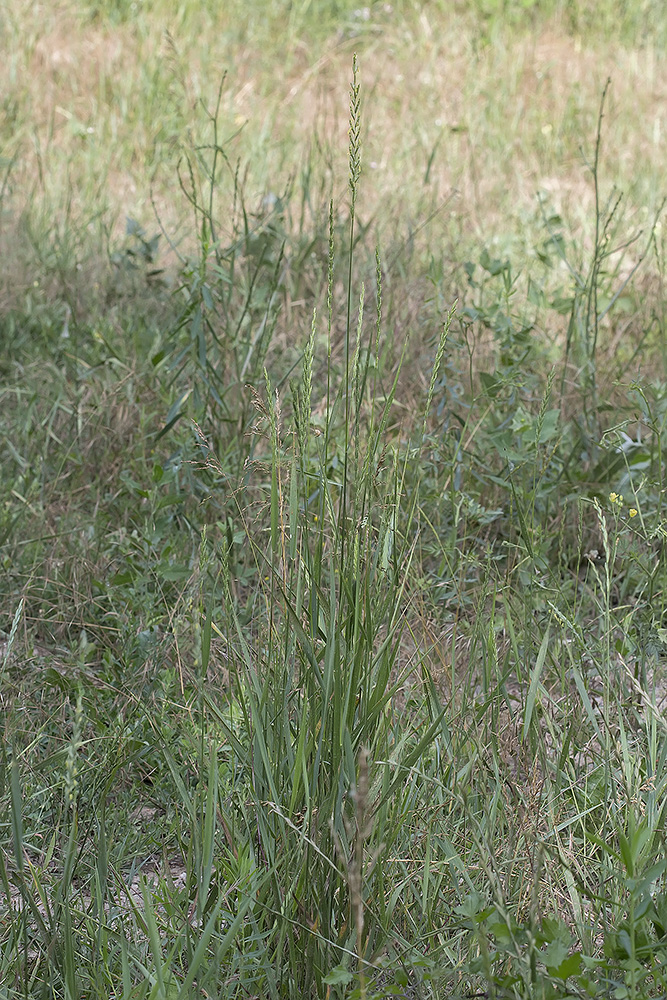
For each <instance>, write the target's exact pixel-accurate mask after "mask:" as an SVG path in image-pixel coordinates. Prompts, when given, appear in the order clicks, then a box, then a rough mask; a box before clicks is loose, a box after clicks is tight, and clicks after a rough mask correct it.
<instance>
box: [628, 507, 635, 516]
mask: <svg viewBox="0 0 667 1000" xmlns="http://www.w3.org/2000/svg"><path fill="white" fill-rule="evenodd" d="M628 514H629V515H630V517H637V508H636V507H631V508H630V510H629V511H628Z"/></svg>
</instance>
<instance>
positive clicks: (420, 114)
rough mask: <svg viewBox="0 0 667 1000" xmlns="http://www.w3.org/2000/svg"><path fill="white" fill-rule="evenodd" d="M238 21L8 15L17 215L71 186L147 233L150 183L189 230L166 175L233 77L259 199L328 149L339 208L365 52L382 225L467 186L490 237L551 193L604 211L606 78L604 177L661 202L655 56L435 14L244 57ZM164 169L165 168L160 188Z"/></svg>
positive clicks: (83, 202)
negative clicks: (350, 94)
mask: <svg viewBox="0 0 667 1000" xmlns="http://www.w3.org/2000/svg"><path fill="white" fill-rule="evenodd" d="M228 17H229V14H228V13H227V14H226V13H225V7H224V5H220V7H218V8H216V12H215V14H212V13H209V14H204V13H201V14H198V15H197V18H199V23H198V24H197V23H195V20H193V19H190V20H189V21H185V22H182V23H181V24H178V23H175V22H174V17H173V16H170V15H169V14H166V13H165V12H164V10H163V9H162V8H161V7H160V5H157V6H156V9H155V10H154V12H153V13H148V12H146V13H142V16H141V17H140V18H139V17H138V18H137V19H136V20H134V21H130V22H128V23H125V24H119V25H115V26H114V25H112V24H102V23H100V22H99V20H91V19H90V18H88V19H86V18H85V17H84V16H83V15H82V13H81V9H80V6H79V5H78V4H76V3H74V2H72V0H60V2H57V3H54V4H52V5H34V4H30V5H28V4H26V3H24V2H22V0H10V2H9V17H8V20H7V26H6V28H5V31H4V34H3V36H1V37H2V41H1V43H0V44H2V46H3V48H4V50H5V51H4V54H3V55H4V57H3V59H2V63H1V65H0V89H1V90H2V93H3V94H4V95H5V96H4V102H3V103H4V107H5V109H6V110H5V123H4V126H3V127H2V133H3V134H2V140H3V145H4V147H5V152H6V153H7V152H9V153H10V154H11V152H12V151H13V150H17V149H18V150H20V155H19V167H18V169H17V173H16V182H15V185H14V204H15V205H16V206H17V207H19V208H20V207H22V202H24V201H25V198H26V192H28V197H29V198H31V199H32V200H33V202H35V201H38V200H39V199H40V198H45V199H47V201H48V202H50V203H52V204H53V206H54V208H57V207H58V206H62V202H63V199H64V197H65V194H66V192H68V191H69V194H70V196H71V197H72V198H73V209H74V210H75V211H77V210H78V211H80V212H81V213H82V214H83V215H84V216H85V214H86V212H89V211H90V209H91V207H99V206H100V205H101V204H107V205H108V207H109V209H110V211H111V213H112V214H118V215H119V217H121V218H122V215H123V214H124V213H126V212H127V213H129V214H133V215H135V216H137V217H139V218H144V219H146V221H148V220H149V219H150V216H151V208H150V189H151V184H152V183H153V184H154V192H155V195H156V197H157V199H158V203H159V205H160V211H161V212H162V213H164V216H165V221H166V222H167V224H175V223H176V222H177V221H178V218H179V215H180V214H181V213H182V206H178V205H177V204H176V203H175V199H174V177H173V172H172V171H171V169H170V164H171V167H173V160H174V159H175V151H176V150H177V148H178V147H179V146H180V145H181V144H182V143H183V142H185V141H186V140H187V131H188V129H189V128H190V127H191V126H192V127H193V128H195V130H196V128H197V120H199V123H200V124H201V120H202V115H201V113H199V114H197V112H196V111H195V108H196V105H197V102H198V101H199V100H200V99H203V100H204V101H205V102H206V103H207V104H208V105H209V106H210V105H212V104H213V101H214V98H215V93H216V90H217V87H218V85H219V81H220V77H221V74H222V73H223V71H225V70H228V71H229V75H228V80H227V84H226V87H225V91H224V95H223V101H222V108H221V131H222V134H223V135H230V134H232V133H233V132H234V131H235V130H237V129H238V128H239V126H241V125H242V124H244V123H247V124H246V125H245V128H244V131H243V134H242V135H241V136H240V137H239V138H238V139H236V140H234V142H232V143H231V146H230V149H231V150H232V152H233V158H235V157H236V155H237V154H238V155H239V156H240V157H241V159H243V160H248V161H249V162H250V164H251V175H252V177H253V180H254V183H255V185H256V187H257V190H258V191H261V190H266V189H268V188H271V187H273V186H278V178H280V177H282V178H284V177H285V176H286V175H287V174H288V173H290V172H293V171H295V170H298V168H299V165H300V164H302V162H303V158H304V155H305V151H306V150H307V149H308V148H309V145H310V143H311V142H312V140H313V137H314V136H316V137H318V138H319V140H320V142H321V143H322V145H323V146H324V147H325V149H326V151H327V158H330V159H331V166H333V167H334V168H335V174H336V178H337V185H336V188H337V192H338V194H340V195H342V194H343V193H344V185H345V182H346V145H347V137H346V133H347V89H348V83H349V77H350V63H351V52H352V50H353V49H354V48H357V49H359V52H360V59H361V68H362V76H363V88H364V93H365V109H364V118H365V130H366V133H365V139H364V169H365V174H366V176H365V179H364V181H363V194H364V211H365V212H366V213H367V214H372V213H373V212H375V211H376V209H378V208H379V206H382V208H383V216H384V217H385V218H389V217H390V216H393V215H394V214H395V213H396V212H398V213H399V214H401V215H404V216H407V217H410V215H411V213H412V212H414V211H416V210H417V209H418V208H419V207H420V202H422V201H423V200H430V201H437V199H438V198H443V197H445V196H446V195H447V194H449V193H450V192H452V191H455V192H456V193H457V197H456V199H455V200H454V201H453V202H452V203H451V204H450V206H449V208H448V210H447V211H448V212H449V213H450V214H451V215H452V217H454V218H456V217H457V216H463V217H464V218H465V219H466V221H467V222H468V223H470V222H472V223H473V225H474V227H475V229H476V230H477V232H476V236H477V237H478V238H479V237H482V238H484V239H488V238H489V234H490V233H494V232H497V231H498V230H505V231H507V228H508V224H509V225H510V226H516V225H517V224H521V223H522V222H525V220H526V218H528V217H530V216H531V215H533V214H534V213H535V193H536V191H537V190H542V191H544V192H545V193H546V194H547V196H548V197H549V198H550V200H551V201H552V203H553V204H554V207H556V209H558V210H562V211H563V212H565V213H566V214H567V215H568V216H570V217H571V218H574V219H575V220H578V219H579V218H581V217H582V216H590V210H591V188H590V183H589V179H588V177H587V176H586V170H585V168H584V167H583V164H582V158H581V155H580V152H579V148H580V146H581V145H584V146H585V147H586V148H587V149H588V151H590V150H591V145H592V140H593V137H594V130H595V120H596V114H597V109H598V105H599V98H600V93H601V90H602V87H603V85H604V82H605V80H606V78H607V77H608V76H611V78H612V88H611V93H610V101H609V107H608V113H607V119H606V122H605V142H604V145H605V150H606V155H605V177H606V178H607V180H608V182H609V183H610V184H611V183H612V182H614V183H616V184H618V185H619V186H620V187H621V188H623V189H624V190H626V191H627V192H628V197H629V199H630V202H631V203H634V204H636V205H644V206H647V207H648V208H649V209H650V208H651V207H652V205H653V203H654V201H655V200H656V199H657V197H658V191H659V188H660V184H661V183H662V182H661V178H660V169H661V163H663V162H664V158H665V141H666V140H665V131H666V123H665V117H666V115H667V82H666V81H667V75H665V73H664V72H663V68H664V57H663V56H662V55H661V54H659V53H658V52H656V51H653V50H651V49H642V50H641V51H639V50H627V49H625V48H623V47H622V46H620V45H613V44H608V45H607V46H606V47H605V48H604V50H601V49H599V48H595V47H592V46H588V45H587V44H586V42H585V41H584V40H582V39H581V38H572V37H570V36H568V35H567V34H565V33H564V29H563V28H562V27H559V26H558V25H557V24H554V25H552V26H549V27H547V28H546V29H544V30H541V31H540V32H539V33H537V34H535V33H525V32H524V33H521V32H516V31H515V32H513V33H512V34H510V33H509V32H507V33H506V34H503V35H501V36H499V37H496V38H493V39H491V40H490V41H487V43H486V44H479V41H478V40H477V39H476V38H475V35H474V33H473V32H472V31H471V29H470V25H469V24H467V23H466V22H465V21H463V20H462V19H461V18H460V17H458V16H457V15H453V14H452V15H449V16H448V15H444V14H443V13H442V12H438V11H437V10H433V11H430V12H428V11H427V10H422V11H421V13H419V14H418V15H417V14H415V15H414V16H411V17H409V18H404V17H401V16H400V15H399V14H397V13H395V14H391V15H386V14H385V15H384V16H383V18H382V20H381V22H380V23H379V24H378V29H377V32H376V33H373V34H370V35H369V36H367V37H362V38H356V39H349V38H345V37H342V38H341V37H340V35H335V36H333V37H332V38H330V39H329V40H328V41H324V42H318V43H312V44H307V43H306V41H305V40H303V39H299V38H291V39H289V38H288V39H287V41H286V42H284V43H283V48H282V50H281V48H280V46H279V45H277V46H276V48H275V51H274V52H270V53H268V55H267V52H266V50H265V49H260V48H258V47H257V43H254V42H253V38H252V37H248V38H247V39H245V40H244V42H243V43H242V42H241V40H240V39H239V37H238V31H236V30H234V26H233V25H231V24H230V23H228V22H227V20H226V19H227V18H228ZM202 33H205V37H206V42H207V44H206V46H202V44H201V39H202ZM279 74H280V75H279ZM10 111H11V114H10ZM10 119H11V120H10ZM434 149H435V150H436V152H435V154H434V156H433V161H432V164H431V167H430V170H429V171H428V184H427V185H425V184H424V180H425V176H426V173H427V168H428V163H429V157H430V156H431V154H432V153H433V150H434ZM160 163H164V165H165V168H166V169H165V170H160V171H159V172H158V175H157V176H155V171H156V168H157V166H158V164H160ZM321 167H322V169H324V170H325V171H326V169H327V165H326V164H324V165H321ZM408 192H409V193H408Z"/></svg>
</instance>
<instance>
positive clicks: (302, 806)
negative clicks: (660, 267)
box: [0, 3, 667, 1000]
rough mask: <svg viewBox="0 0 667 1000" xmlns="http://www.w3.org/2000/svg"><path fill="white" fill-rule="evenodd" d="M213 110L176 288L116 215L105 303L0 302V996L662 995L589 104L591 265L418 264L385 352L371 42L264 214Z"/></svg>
mask: <svg viewBox="0 0 667 1000" xmlns="http://www.w3.org/2000/svg"><path fill="white" fill-rule="evenodd" d="M571 6H572V5H571ZM334 7H335V10H334ZM521 7H522V9H524V8H531V7H534V8H535V10H533V14H534V15H535V16H537V13H538V11H537V5H536V4H525V3H524V4H522V5H521ZM484 9H485V11H486V14H487V16H488V17H489V18H493V17H500V16H501V14H502V13H507V12H511V11H514V12H515V13H516V11H517V10H518V7H517V5H516V4H502V5H501V4H495V5H494V4H491V3H488V4H485V8H484ZM572 9H574V7H572ZM272 10H273V12H274V14H276V16H278V15H281V16H284V15H285V14H286V8H285V6H284V5H278V4H276V5H274V6H273V8H272ZM331 10H332V11H333V13H332V15H331V16H332V17H333V16H334V15H336V16H337V14H338V12H339V8H338V7H336V6H335V5H332V8H331ZM346 11H347V8H346ZM287 13H288V15H289V18H290V24H291V25H292V27H294V25H295V24H296V23H297V22H298V23H300V22H299V19H301V20H302V21H303V22H304V23H305V22H306V21H307V19H308V18H309V17H310V16H311V15H310V14H309V13H308V5H302V6H299V7H297V6H295V5H292V6H291V7H290V8H289V11H288V12H287ZM348 13H349V12H348ZM98 14H99V16H100V17H112V16H113V17H119V18H129V16H130V8H129V7H126V6H125V5H122V4H120V5H119V4H115V5H113V6H112V7H110V6H108V5H107V6H106V7H104V9H103V8H102V7H100V9H99V11H98ZM295 30H296V29H295ZM223 92H224V87H223V88H221V90H220V92H219V97H218V103H217V105H216V106H215V108H214V110H212V111H210V112H209V111H208V110H205V111H204V118H205V123H206V127H207V128H208V129H209V132H210V135H209V136H208V140H207V141H203V142H199V141H194V140H193V142H192V143H191V144H190V145H189V146H188V147H187V150H186V152H185V153H184V156H183V159H182V160H181V165H180V169H179V172H178V174H177V177H178V180H179V182H180V183H179V191H180V195H181V196H182V197H184V198H185V200H186V201H187V203H188V204H189V205H190V208H191V210H192V232H193V234H195V235H196V243H195V245H194V246H193V247H191V249H190V250H188V251H187V252H185V251H181V249H180V248H177V257H178V265H177V274H178V280H177V281H176V282H175V283H174V285H173V286H171V285H170V283H169V280H168V278H169V275H168V269H167V267H166V266H164V267H163V264H164V261H163V260H162V252H163V246H164V243H165V242H167V241H166V240H163V239H162V238H158V236H157V235H149V233H151V234H152V230H150V231H149V230H145V229H144V228H143V227H142V226H141V225H139V223H137V222H135V221H133V220H128V223H127V228H126V233H125V237H124V241H121V243H120V245H119V246H118V247H117V248H116V247H114V248H113V250H112V253H111V259H110V262H109V263H110V272H109V273H110V275H111V277H110V278H109V284H108V286H107V289H106V293H105V294H106V296H107V302H109V303H111V305H110V307H109V313H108V314H107V313H104V311H103V313H101V314H94V313H93V314H91V316H90V317H89V318H88V319H86V318H81V313H80V312H79V313H77V316H76V317H75V316H74V313H73V312H72V314H71V315H70V313H69V312H67V311H66V310H65V309H64V305H68V304H69V299H67V297H66V296H65V297H64V298H63V299H62V301H57V302H55V303H53V302H50V301H49V298H48V296H46V295H44V296H37V295H36V293H35V292H34V286H33V291H29V292H27V293H26V294H25V295H24V296H23V299H22V303H23V304H22V306H20V307H17V306H16V305H14V306H13V307H12V310H11V311H10V310H8V311H7V314H6V315H3V316H2V324H3V326H2V332H3V336H4V337H5V338H6V339H10V338H15V341H14V342H15V347H16V350H15V352H14V354H13V355H12V356H10V357H9V358H8V359H7V360H6V361H5V364H4V368H3V370H2V378H3V385H2V400H3V406H4V414H5V420H6V426H7V430H8V433H7V434H6V435H5V439H4V441H3V444H2V448H3V468H6V469H7V470H8V471H7V475H6V481H3V484H2V490H3V492H2V507H1V509H0V516H1V521H0V527H1V530H2V532H3V545H4V550H3V561H2V572H3V576H2V588H3V589H2V593H3V595H4V599H5V600H4V603H5V606H6V608H7V610H6V612H5V613H6V615H7V618H6V621H5V622H4V623H3V624H4V626H5V629H6V636H7V638H6V643H4V642H3V645H2V650H1V655H2V670H1V671H0V679H1V686H2V692H1V693H2V698H3V709H4V710H5V711H4V714H3V719H2V741H1V744H0V884H1V885H2V890H3V898H2V901H1V902H0V971H1V973H2V980H1V981H2V987H0V990H1V991H4V993H3V994H2V995H3V996H4V995H6V996H7V997H13V996H17V997H18V996H31V997H40V998H41V997H54V996H63V997H68V998H75V997H84V996H85V997H100V998H102V997H105V998H106V997H108V996H118V997H123V1000H130V998H144V997H146V998H151V1000H152V998H156V1000H166V998H178V1000H181V998H183V1000H185V998H186V997H195V996H198V997H200V996H211V997H220V998H223V997H225V998H228V997H236V996H238V997H242V996H258V997H270V998H272V1000H273V998H285V997H300V998H304V997H322V996H329V997H340V998H348V1000H349V998H352V997H354V998H357V997H359V998H370V997H377V998H381V997H387V996H406V995H424V996H452V997H461V998H463V997H469V996H474V995H477V996H479V995H488V996H495V997H514V998H531V1000H532V998H570V997H609V996H614V997H617V998H625V997H628V998H630V997H632V998H637V1000H639V998H643V997H649V996H660V995H662V994H663V993H664V990H665V983H664V971H663V970H664V965H665V960H666V959H667V955H666V954H665V940H666V928H667V891H666V887H665V861H664V858H663V857H662V855H663V853H664V851H663V834H662V830H663V828H664V802H665V789H666V788H667V738H666V735H667V727H666V725H665V720H664V717H663V714H662V711H661V707H660V705H661V698H662V695H663V681H662V678H661V670H662V661H663V659H664V651H665V641H666V637H667V632H666V626H665V621H664V614H665V593H666V590H665V586H666V583H667V576H666V571H665V558H664V545H663V540H664V535H665V522H664V502H663V492H664V474H663V463H664V459H663V445H664V437H665V435H664V423H665V419H666V417H667V407H666V405H665V398H666V393H665V381H664V375H660V373H658V372H654V371H653V370H651V368H650V367H649V372H650V374H646V366H645V367H644V371H643V372H641V371H635V368H634V367H633V363H634V362H636V361H637V359H638V358H640V357H641V358H643V357H644V356H645V354H646V356H647V357H648V351H649V346H648V341H647V340H646V338H645V337H644V336H643V333H642V335H641V337H640V340H639V346H638V347H637V350H636V351H635V352H634V353H633V352H628V353H629V357H628V356H626V355H623V356H616V354H615V353H614V351H613V350H610V349H608V348H609V341H610V340H611V342H612V344H613V337H614V331H613V329H611V328H610V324H611V322H612V320H614V318H615V317H616V315H617V314H618V313H617V310H619V311H620V310H621V308H622V307H623V302H622V299H623V298H624V297H628V296H630V297H631V296H632V295H633V294H634V292H633V291H632V282H631V281H630V280H628V281H626V280H625V278H623V279H621V277H620V270H619V268H620V265H616V264H612V263H611V262H610V249H609V248H610V246H612V245H613V246H616V245H617V244H616V243H613V244H612V237H614V234H615V226H616V225H617V223H618V222H619V220H620V215H619V213H618V211H617V201H616V198H615V196H614V197H612V199H611V201H610V202H609V203H608V204H607V203H606V202H605V200H604V197H603V196H602V190H603V187H604V182H603V178H602V176H601V172H600V167H601V159H600V155H599V153H600V147H601V134H602V130H601V119H602V109H601V110H600V115H599V123H598V130H597V135H596V137H595V138H594V140H593V141H594V143H595V154H594V157H593V158H592V159H591V175H592V182H593V185H594V188H595V219H594V220H593V233H594V235H593V238H592V239H591V241H590V247H591V248H592V249H589V251H588V254H587V255H586V254H584V253H583V251H579V250H578V248H577V245H576V243H575V242H574V240H573V239H572V238H571V237H569V236H567V235H566V233H567V227H566V225H565V222H564V221H563V220H562V219H561V218H560V217H559V216H557V215H556V214H555V213H553V212H551V211H549V210H547V209H546V207H545V209H544V213H543V214H544V218H543V222H544V232H543V233H542V234H541V236H540V240H539V242H538V244H537V245H536V247H535V248H534V253H532V261H533V262H532V265H531V268H530V273H528V274H526V273H525V271H523V270H522V268H521V267H519V266H517V265H515V264H514V263H513V258H512V254H511V253H510V252H509V251H508V252H507V253H505V252H501V251H499V250H495V249H489V248H491V247H494V246H495V244H494V243H493V241H492V240H489V243H488V247H487V248H486V249H482V250H481V251H480V252H479V253H478V254H477V255H476V256H475V258H474V260H465V259H463V260H460V261H458V262H457V263H458V264H459V265H460V270H461V273H462V274H463V275H465V277H464V278H463V279H462V282H461V284H462V286H463V287H462V290H461V291H460V302H458V301H456V300H454V296H453V295H451V294H450V291H451V290H450V288H449V287H448V286H447V282H446V281H445V277H444V271H443V269H442V268H440V267H439V266H438V263H437V261H436V260H435V259H434V258H433V259H432V261H431V267H430V270H429V275H428V279H429V281H430V284H431V288H432V290H433V298H432V300H431V301H430V303H429V307H430V310H431V311H430V312H428V311H426V312H425V315H426V317H427V320H428V322H429V324H430V325H429V328H428V330H427V331H426V333H424V332H423V331H422V330H421V329H420V328H419V327H418V326H417V328H415V329H414V330H411V336H410V338H406V339H405V343H403V342H401V343H400V345H399V349H398V350H395V348H396V345H395V344H394V343H393V338H394V336H395V330H396V327H395V325H394V322H395V320H396V316H397V315H398V316H400V315H401V314H400V310H399V309H398V308H397V307H396V305H395V302H396V299H395V298H392V297H391V296H390V295H388V287H389V288H390V287H391V283H392V281H395V280H398V279H396V278H395V277H394V272H393V271H392V269H391V268H390V267H388V265H387V264H386V262H385V258H384V255H383V253H382V252H381V251H380V249H379V248H373V247H369V246H368V239H369V234H370V230H369V228H368V227H364V226H363V223H362V219H361V212H362V209H363V201H364V197H363V196H364V185H365V183H366V173H365V172H364V170H363V156H362V153H363V142H364V128H363V117H362V109H363V102H362V96H363V94H362V74H361V67H360V64H359V63H358V61H357V58H356V57H355V58H354V60H353V69H352V84H351V89H350V121H349V150H348V154H349V175H348V182H349V183H348V186H347V188H346V191H347V193H348V201H347V203H346V205H347V207H345V206H344V205H337V204H336V203H335V201H334V200H333V199H331V200H329V203H328V212H327V211H326V209H325V208H323V206H319V208H318V210H317V211H315V212H314V213H312V214H311V215H309V213H308V212H307V211H306V210H305V205H306V204H307V203H308V201H309V199H310V197H311V194H312V192H311V191H310V190H308V186H307V178H306V177H305V175H304V178H302V180H303V186H302V188H301V193H300V194H299V185H298V184H295V183H293V182H291V183H286V184H285V186H284V188H283V189H282V194H281V195H280V196H276V195H271V194H267V195H266V197H265V198H264V199H262V200H260V201H259V207H257V208H256V209H255V210H251V208H250V207H249V199H248V197H247V196H246V188H245V184H246V181H244V174H243V171H242V170H241V169H240V167H237V165H236V164H235V163H233V161H232V159H231V157H230V154H229V140H226V139H225V138H224V136H223V132H222V127H221V124H220V120H221V101H222V94H223ZM605 206H606V207H605ZM326 217H328V230H327V227H326V224H325V223H323V221H322V220H323V219H324V218H326ZM309 220H310V221H309ZM656 232H657V230H656V228H655V226H654V227H653V230H652V232H651V237H650V240H649V244H651V243H653V244H654V243H655V241H656ZM164 235H165V236H166V235H167V234H164ZM614 238H615V237H614ZM619 238H620V239H621V240H622V237H619ZM56 242H57V241H55V240H53V241H52V242H50V241H48V240H47V241H46V243H45V244H44V245H43V247H42V249H43V252H44V256H45V258H46V257H48V260H49V261H51V260H53V259H55V260H56V262H59V264H60V265H62V266H61V275H64V276H65V277H66V278H67V276H68V275H69V273H70V272H69V269H68V267H67V266H65V264H66V261H67V254H66V252H65V251H64V250H63V248H62V245H60V246H59V248H58V247H56V249H55V250H53V247H54V246H55V244H56ZM621 245H622V244H621ZM49 246H50V247H51V250H53V253H54V254H55V257H54V258H51V257H50V256H49V254H50V253H51V250H49ZM65 249H66V248H65ZM56 250H57V251H58V252H56ZM373 250H374V266H372V267H370V268H369V267H368V260H369V259H370V257H371V254H372V252H373ZM61 251H62V253H61ZM59 254H60V255H59ZM644 259H648V255H647V253H644V252H643V253H642V255H640V260H639V263H641V262H642V261H643V260H644ZM561 262H562V263H563V264H564V266H562V267H561V266H560V263H561ZM586 262H587V263H586ZM47 263H48V261H47ZM368 272H370V273H368ZM385 272H387V273H385ZM634 273H635V272H634V271H631V273H630V277H631V278H632V277H634ZM410 277H411V276H410V275H408V278H410ZM68 281H69V279H68V280H66V281H64V287H65V288H66V289H67V287H68ZM172 287H173V289H174V290H172ZM400 287H401V289H402V291H403V292H404V293H405V295H406V296H407V294H408V290H409V289H408V284H406V285H405V286H403V285H401V286H400ZM149 295H150V296H152V297H153V298H152V299H151V301H154V302H155V303H157V305H158V306H159V309H160V317H159V320H157V319H155V320H153V321H152V320H151V317H150V310H148V311H147V314H142V315H143V316H144V319H142V322H141V323H140V324H136V325H135V324H134V323H133V321H132V316H133V310H134V308H135V307H136V308H137V309H139V308H140V305H141V304H142V303H144V300H145V299H146V298H147V297H148V296H149ZM302 299H303V300H304V301H306V302H307V305H308V310H307V317H308V318H307V321H306V322H305V323H303V324H301V325H300V326H299V325H298V324H297V323H296V321H294V320H293V317H294V315H296V313H295V311H293V310H294V309H295V307H294V302H295V301H299V302H300V301H301V300H302ZM63 303H64V305H63ZM128 303H129V309H128V311H125V307H126V306H127V305H128ZM369 303H372V305H370V306H369ZM434 317H435V319H434ZM432 320H433V322H431V321H432ZM293 324H294V325H293ZM295 331H296V332H295ZM546 331H550V335H549V336H548V335H547V333H546ZM554 331H555V332H554ZM399 339H400V338H399ZM425 345H426V346H427V350H426V349H425ZM392 348H394V350H393V351H392ZM427 354H428V358H429V360H428V362H427V361H426V360H425V358H426V355H427ZM47 358H48V361H45V359H47ZM612 383H615V384H614V385H613V394H614V395H613V398H612V388H610V387H611V386H612Z"/></svg>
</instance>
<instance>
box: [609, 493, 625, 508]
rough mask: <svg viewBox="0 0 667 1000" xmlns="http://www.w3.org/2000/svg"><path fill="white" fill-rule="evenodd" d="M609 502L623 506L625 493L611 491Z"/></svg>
mask: <svg viewBox="0 0 667 1000" xmlns="http://www.w3.org/2000/svg"><path fill="white" fill-rule="evenodd" d="M609 503H613V504H616V506H617V507H622V506H623V494H622V493H610V494H609Z"/></svg>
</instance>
